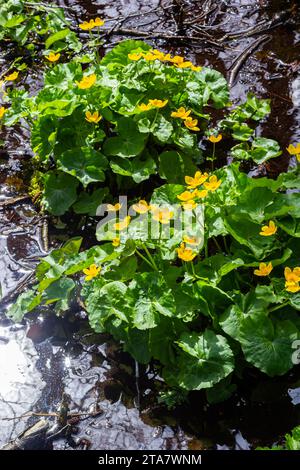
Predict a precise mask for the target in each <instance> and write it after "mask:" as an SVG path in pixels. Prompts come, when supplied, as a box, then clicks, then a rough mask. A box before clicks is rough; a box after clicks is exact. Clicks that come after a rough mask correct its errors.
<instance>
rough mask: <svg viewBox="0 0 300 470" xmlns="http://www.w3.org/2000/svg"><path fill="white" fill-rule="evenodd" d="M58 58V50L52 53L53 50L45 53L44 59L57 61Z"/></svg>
mask: <svg viewBox="0 0 300 470" xmlns="http://www.w3.org/2000/svg"><path fill="white" fill-rule="evenodd" d="M59 58H60V53H59V52H58V53H57V54H54V52H50V53H49V55H46V59H47V60H49V62H57V61H58V59H59Z"/></svg>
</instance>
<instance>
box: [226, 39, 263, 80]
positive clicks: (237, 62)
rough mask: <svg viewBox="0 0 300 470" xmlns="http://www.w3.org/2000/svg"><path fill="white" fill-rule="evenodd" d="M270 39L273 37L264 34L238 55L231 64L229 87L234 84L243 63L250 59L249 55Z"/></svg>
mask: <svg viewBox="0 0 300 470" xmlns="http://www.w3.org/2000/svg"><path fill="white" fill-rule="evenodd" d="M270 39H271V38H270V37H269V36H263V37H261V38H259V39H258V40H257V41H254V42H253V43H252V44H250V46H249V47H247V49H245V50H244V51H243V52H242V54H241V55H239V56H238V57H237V59H236V60H235V61H234V63H233V64H232V66H231V70H230V74H229V80H228V84H229V87H232V85H233V84H234V82H235V79H236V77H237V74H238V73H239V70H240V68H241V67H242V65H243V63H244V62H245V61H246V60H247V59H248V57H249V56H250V55H251V54H252V52H253V51H255V49H257V48H258V46H260V45H261V44H262V43H263V42H267V41H270Z"/></svg>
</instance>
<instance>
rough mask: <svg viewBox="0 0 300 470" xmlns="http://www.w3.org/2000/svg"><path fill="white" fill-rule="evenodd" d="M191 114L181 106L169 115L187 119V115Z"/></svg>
mask: <svg viewBox="0 0 300 470" xmlns="http://www.w3.org/2000/svg"><path fill="white" fill-rule="evenodd" d="M191 112H192V111H191V110H187V109H185V108H184V107H183V106H182V107H181V108H178V109H177V111H173V112H172V113H171V117H174V118H180V119H187V118H188V117H189V115H190V114H191Z"/></svg>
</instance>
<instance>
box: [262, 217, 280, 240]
mask: <svg viewBox="0 0 300 470" xmlns="http://www.w3.org/2000/svg"><path fill="white" fill-rule="evenodd" d="M276 232H277V227H276V225H275V223H274V222H273V220H270V222H269V225H264V226H263V227H262V228H261V231H260V232H259V234H260V235H262V236H263V237H270V236H271V235H274V233H276Z"/></svg>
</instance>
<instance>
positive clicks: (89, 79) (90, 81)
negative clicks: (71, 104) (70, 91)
mask: <svg viewBox="0 0 300 470" xmlns="http://www.w3.org/2000/svg"><path fill="white" fill-rule="evenodd" d="M96 80H97V77H96V74H95V73H92V74H91V75H86V76H85V77H83V78H82V79H81V80H80V82H76V83H77V85H78V88H80V89H81V90H86V89H87V88H91V86H93V85H94V83H95V82H96Z"/></svg>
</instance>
